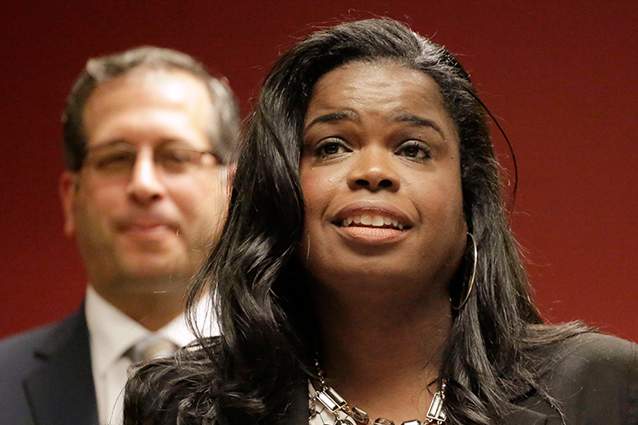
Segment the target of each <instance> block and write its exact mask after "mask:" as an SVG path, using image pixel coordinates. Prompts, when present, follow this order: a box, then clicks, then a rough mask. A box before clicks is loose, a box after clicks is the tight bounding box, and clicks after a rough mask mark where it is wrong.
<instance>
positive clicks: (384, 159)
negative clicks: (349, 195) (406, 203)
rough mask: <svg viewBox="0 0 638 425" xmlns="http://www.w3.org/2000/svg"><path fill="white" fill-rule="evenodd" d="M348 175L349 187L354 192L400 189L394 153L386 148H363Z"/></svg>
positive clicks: (394, 190) (357, 154)
mask: <svg viewBox="0 0 638 425" xmlns="http://www.w3.org/2000/svg"><path fill="white" fill-rule="evenodd" d="M355 155H356V157H355V160H354V162H353V165H352V169H351V170H350V172H349V174H348V186H350V188H351V189H352V190H357V189H367V190H370V191H372V192H376V191H379V190H384V189H385V190H390V191H393V192H396V191H397V190H398V189H399V180H400V179H399V176H398V175H397V173H396V172H395V170H394V168H393V164H392V162H393V161H392V160H393V153H392V152H390V151H388V150H387V149H384V148H377V147H369V148H363V149H361V150H360V151H358V152H357V153H356V154H355Z"/></svg>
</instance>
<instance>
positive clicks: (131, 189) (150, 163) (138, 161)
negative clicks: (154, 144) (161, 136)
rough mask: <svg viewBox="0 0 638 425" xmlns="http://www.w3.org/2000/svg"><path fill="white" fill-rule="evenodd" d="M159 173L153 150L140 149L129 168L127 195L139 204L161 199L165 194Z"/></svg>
mask: <svg viewBox="0 0 638 425" xmlns="http://www.w3.org/2000/svg"><path fill="white" fill-rule="evenodd" d="M160 173H161V170H158V169H157V167H156V166H155V162H154V160H153V151H152V150H150V149H140V151H139V152H138V153H137V157H136V158H135V164H134V165H133V169H132V170H131V180H130V181H129V185H128V191H127V192H128V195H129V196H130V197H131V198H132V199H133V200H135V201H136V202H138V203H140V204H148V203H151V202H153V201H156V200H159V199H161V198H162V197H163V196H164V194H165V187H164V184H163V182H162V180H161V175H160Z"/></svg>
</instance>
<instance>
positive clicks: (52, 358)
mask: <svg viewBox="0 0 638 425" xmlns="http://www.w3.org/2000/svg"><path fill="white" fill-rule="evenodd" d="M0 364H2V369H1V371H0V423H2V424H5V423H6V424H9V423H10V424H18V425H19V424H25V425H26V424H42V425H44V424H47V425H49V424H78V425H80V424H94V423H96V421H97V414H96V403H95V390H94V387H93V377H92V370H91V355H90V347H89V336H88V329H87V327H86V320H85V318H84V312H83V309H80V310H79V311H77V312H76V313H74V314H73V315H71V316H69V317H68V318H66V319H65V320H63V321H61V322H57V323H53V324H50V325H46V326H43V327H40V328H37V329H35V330H31V331H27V332H24V333H22V334H18V335H16V336H13V337H10V338H7V339H4V340H2V341H0Z"/></svg>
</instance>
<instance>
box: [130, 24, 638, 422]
mask: <svg viewBox="0 0 638 425" xmlns="http://www.w3.org/2000/svg"><path fill="white" fill-rule="evenodd" d="M488 115H489V114H488V113H487V111H486V108H485V106H484V105H483V103H482V102H481V100H480V99H479V97H478V95H477V94H476V91H475V90H474V88H473V86H472V83H471V81H470V78H469V76H468V75H467V73H466V72H465V71H464V69H463V68H462V66H461V65H460V64H459V62H458V61H457V60H456V58H455V57H454V56H453V55H452V54H450V53H449V52H448V51H447V50H445V49H444V48H443V47H441V46H439V45H437V44H435V43H433V42H431V41H430V40H427V39H425V38H424V37H422V36H420V35H418V34H416V33H414V32H412V31H411V30H410V29H409V28H407V27H405V26H403V25H402V24H399V23H397V22H395V21H391V20H387V19H375V20H364V21H356V22H350V23H345V24H341V25H337V26H335V27H332V28H329V29H326V30H322V31H318V32H315V33H314V34H312V35H310V36H309V37H308V38H306V39H305V40H303V41H301V42H300V43H299V44H297V45H296V46H295V47H293V48H292V49H291V50H290V51H288V52H287V53H285V54H284V55H283V56H282V57H281V58H280V59H279V60H278V62H277V63H276V64H275V66H274V67H273V69H272V70H271V72H270V73H269V75H268V76H267V78H266V80H265V82H264V85H263V88H262V91H261V95H260V97H259V100H258V103H257V105H256V108H255V111H254V112H253V113H252V115H251V117H250V120H249V122H248V127H247V130H246V134H245V141H244V143H243V148H242V149H241V152H240V154H239V159H238V164H237V170H236V175H235V178H234V183H233V188H232V199H231V205H230V209H229V213H228V219H227V222H226V224H225V228H224V234H223V236H222V238H221V242H220V243H219V245H218V246H217V247H216V248H215V249H214V251H213V252H212V253H211V255H210V257H209V260H208V262H207V264H206V265H205V266H204V268H203V269H202V271H201V272H200V273H199V275H198V276H197V278H196V280H195V283H194V287H193V290H192V292H191V294H190V306H191V307H192V306H194V304H195V301H196V300H197V299H198V297H200V296H202V294H214V296H213V298H214V301H215V302H216V308H217V310H218V317H219V322H220V328H221V330H222V336H221V337H218V338H213V339H200V340H199V341H198V344H197V345H194V346H192V347H190V348H187V349H185V350H182V351H181V352H179V353H178V354H177V355H176V357H175V358H173V359H169V360H161V361H156V362H154V363H151V364H146V365H143V366H141V367H140V368H138V369H137V370H136V373H135V375H134V376H133V377H132V379H131V381H129V384H128V387H127V396H126V401H125V404H126V423H127V424H176V423H177V424H290V425H292V424H295V425H298V424H312V425H319V424H349V425H355V424H377V425H389V424H397V425H398V424H404V425H416V424H428V423H430V424H447V425H479V424H482V425H486V424H512V425H514V424H517V425H526V424H569V425H572V424H607V425H609V424H626V425H629V424H636V423H637V422H638V361H637V359H636V357H637V355H638V354H637V353H638V350H637V348H636V345H634V344H632V343H630V342H627V341H623V340H620V339H616V338H613V337H609V336H603V335H598V334H596V333H594V332H592V331H590V330H589V329H588V328H586V327H585V326H584V325H581V324H578V323H569V324H561V325H549V324H544V323H543V321H542V319H541V317H540V314H539V312H538V310H537V309H536V307H535V306H534V304H533V302H532V300H531V298H530V295H529V287H528V282H527V278H526V274H525V270H524V268H523V266H522V263H521V259H520V256H519V253H518V251H517V246H516V242H515V241H514V238H513V236H512V234H511V232H510V230H509V226H508V223H507V220H506V217H505V213H504V206H503V201H502V199H501V195H500V190H501V185H500V182H499V175H498V171H499V165H498V164H497V162H496V159H495V156H494V152H493V148H492V143H491V140H490V136H489V132H488V126H487V123H486V116H488ZM204 296H207V295H204Z"/></svg>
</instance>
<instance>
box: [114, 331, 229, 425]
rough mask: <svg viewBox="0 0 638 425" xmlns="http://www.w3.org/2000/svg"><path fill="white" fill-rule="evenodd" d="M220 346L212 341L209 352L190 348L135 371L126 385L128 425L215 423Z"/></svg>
mask: <svg viewBox="0 0 638 425" xmlns="http://www.w3.org/2000/svg"><path fill="white" fill-rule="evenodd" d="M216 343H217V341H216V340H214V339H211V340H208V341H207V342H206V343H205V345H204V346H205V347H206V348H202V345H193V346H189V347H186V348H183V349H181V350H179V351H178V352H177V353H175V355H174V356H172V357H168V358H163V359H157V360H154V361H151V362H147V363H143V364H141V365H138V366H136V367H135V368H133V369H132V370H131V372H130V373H129V379H128V382H127V384H126V392H125V397H124V424H125V425H142V424H154V425H160V424H175V423H178V422H179V423H187V424H204V423H214V422H215V420H214V419H215V416H216V406H215V401H216V400H215V394H216V392H217V391H216V388H217V387H218V379H216V374H215V373H214V370H215V368H214V363H213V360H212V359H213V358H214V352H215V345H216ZM178 418H179V421H178V420H177V419H178Z"/></svg>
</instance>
